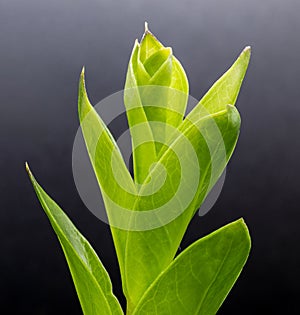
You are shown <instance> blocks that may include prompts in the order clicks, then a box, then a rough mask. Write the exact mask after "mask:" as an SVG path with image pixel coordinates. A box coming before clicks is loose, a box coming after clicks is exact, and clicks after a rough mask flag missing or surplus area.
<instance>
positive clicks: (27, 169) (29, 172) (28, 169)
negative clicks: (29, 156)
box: [25, 161, 31, 175]
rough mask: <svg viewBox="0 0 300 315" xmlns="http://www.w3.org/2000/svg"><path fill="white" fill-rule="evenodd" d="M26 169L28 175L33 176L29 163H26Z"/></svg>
mask: <svg viewBox="0 0 300 315" xmlns="http://www.w3.org/2000/svg"><path fill="white" fill-rule="evenodd" d="M25 169H26V172H27V173H28V175H31V171H30V168H29V165H28V163H27V161H26V162H25Z"/></svg>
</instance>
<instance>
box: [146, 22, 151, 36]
mask: <svg viewBox="0 0 300 315" xmlns="http://www.w3.org/2000/svg"><path fill="white" fill-rule="evenodd" d="M149 32H150V31H149V26H148V22H146V21H145V33H149Z"/></svg>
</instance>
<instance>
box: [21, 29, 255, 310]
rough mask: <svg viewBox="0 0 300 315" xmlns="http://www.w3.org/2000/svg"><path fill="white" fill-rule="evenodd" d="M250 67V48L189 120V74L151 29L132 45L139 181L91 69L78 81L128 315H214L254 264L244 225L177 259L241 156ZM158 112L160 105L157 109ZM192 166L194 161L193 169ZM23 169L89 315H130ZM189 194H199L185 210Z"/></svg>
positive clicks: (129, 94)
mask: <svg viewBox="0 0 300 315" xmlns="http://www.w3.org/2000/svg"><path fill="white" fill-rule="evenodd" d="M249 59H250V48H248V47H247V48H245V49H244V50H243V52H242V53H241V54H240V56H239V57H238V59H237V60H236V61H235V62H234V63H233V65H232V66H231V67H230V69H229V70H228V71H227V72H225V74H224V75H223V76H222V77H221V78H220V79H219V80H217V81H216V82H215V84H214V85H213V86H212V87H211V89H210V90H209V91H208V92H207V93H206V94H205V95H204V97H203V98H202V99H201V100H200V102H199V103H198V104H197V105H196V106H195V107H194V109H193V110H192V111H191V112H190V113H189V114H185V113H186V105H187V100H188V80H187V76H186V74H185V72H184V69H183V67H182V66H181V64H180V62H179V61H178V60H177V59H176V57H175V56H174V55H173V52H172V49H171V48H169V47H164V46H163V45H162V44H161V43H160V42H159V41H158V40H157V39H156V38H155V37H154V35H153V34H152V33H151V32H150V31H149V29H148V27H147V25H146V28H145V33H144V35H143V38H142V40H141V42H140V43H139V42H138V41H136V42H135V44H134V47H133V51H132V55H131V58H130V61H129V65H128V71H127V76H126V83H125V90H124V104H125V107H126V114H127V119H128V125H129V127H130V132H131V139H132V147H133V172H134V174H133V177H132V176H131V174H130V173H129V171H128V169H127V167H126V165H125V162H124V160H123V157H122V154H121V152H120V150H119V149H118V146H117V144H116V141H115V139H114V138H113V136H112V135H111V133H110V131H109V129H108V128H107V126H106V125H105V123H104V122H103V120H102V119H101V117H100V116H99V115H98V114H97V112H96V111H95V109H94V108H93V106H92V105H91V103H90V101H89V99H88V96H87V92H86V88H85V81H84V69H83V71H82V73H81V77H80V82H79V97H78V111H79V119H80V123H81V129H82V133H83V136H84V139H85V144H86V148H87V152H88V154H89V156H90V160H91V164H92V166H93V169H94V172H95V175H96V178H97V180H98V183H99V187H100V189H101V193H102V196H103V200H104V203H105V207H106V211H107V216H108V219H109V222H110V227H111V233H112V237H113V241H114V245H115V248H116V253H117V258H118V262H119V266H120V271H121V278H122V285H123V292H124V295H125V297H126V299H127V310H126V314H133V315H139V314H157V315H158V314H159V315H160V314H205V315H210V314H216V312H217V311H218V309H219V307H220V306H221V304H222V302H223V301H224V299H225V298H226V296H227V294H228V293H229V291H230V289H231V288H232V286H233V284H234V283H235V281H236V279H237V278H238V276H239V274H240V272H241V270H242V268H243V266H244V264H245V262H246V260H247V257H248V254H249V250H250V237H249V233H248V229H247V226H246V224H245V223H244V221H243V219H239V220H237V221H235V222H232V223H230V224H228V225H226V226H224V227H222V228H220V229H219V230H217V231H215V232H213V233H211V234H210V235H208V236H206V237H203V238H201V239H199V240H198V241H196V242H195V243H193V244H192V245H190V246H189V247H188V248H186V249H185V250H184V251H182V252H181V253H180V254H179V255H178V256H177V257H175V256H176V252H177V250H178V247H179V245H180V242H181V240H182V237H183V235H184V233H185V231H186V229H187V227H188V224H189V222H190V220H191V219H192V217H193V216H194V214H195V212H196V211H197V209H199V207H200V205H201V204H202V202H203V201H204V199H205V197H206V196H207V194H208V192H209V191H210V190H211V188H212V187H213V185H214V183H215V182H216V181H217V179H218V178H219V176H220V175H221V173H222V172H223V170H224V168H225V166H226V163H227V162H228V160H229V158H230V157H231V155H232V152H233V150H234V147H235V144H236V142H237V138H238V135H239V129H240V116H239V113H238V111H237V109H236V108H235V106H234V105H235V102H236V99H237V96H238V93H239V90H240V87H241V84H242V81H243V78H244V76H245V73H246V70H247V67H248V63H249ZM157 102H158V103H160V104H163V105H159V106H156V105H153V104H154V103H155V104H156V103H157ZM138 126H140V127H138ZM141 135H142V136H141ZM141 137H142V139H141ZM208 139H209V140H208ZM189 150H190V151H189ZM191 156H194V157H196V160H194V161H192V162H191V161H190V160H189V159H190V157H191ZM112 161H113V162H112ZM112 164H113V165H115V166H114V167H112ZM162 167H163V169H162ZM26 168H27V171H28V174H29V177H30V180H31V182H32V184H33V187H34V189H35V192H36V194H37V197H38V199H39V201H40V203H41V205H42V207H43V209H44V211H45V213H46V215H47V216H48V218H49V220H50V223H51V225H52V227H53V229H54V231H55V233H56V235H57V237H58V239H59V242H60V244H61V246H62V249H63V251H64V254H65V256H66V260H67V263H68V266H69V268H70V271H71V274H72V277H73V281H74V284H75V287H76V291H77V294H78V297H79V300H80V303H81V307H82V310H83V313H84V314H85V315H95V314H124V313H123V310H122V308H121V307H120V304H119V302H118V300H117V298H116V297H115V296H114V294H113V292H112V284H111V281H110V278H109V275H108V273H107V272H106V270H105V268H104V266H103V265H102V263H101V261H100V259H99V258H98V256H97V254H96V253H95V251H94V250H93V248H92V247H91V245H90V244H89V242H88V241H87V240H86V239H85V238H84V237H83V236H82V235H81V233H80V232H79V231H78V230H77V228H76V227H75V226H74V225H73V223H72V222H71V220H70V219H69V218H68V217H67V216H66V214H65V213H64V212H63V210H62V209H61V208H60V207H59V206H58V205H57V204H56V203H55V202H54V201H53V200H52V199H51V198H50V197H49V196H48V195H47V193H46V192H45V191H44V190H43V188H42V187H41V186H40V185H39V184H38V182H37V181H36V179H35V178H34V176H33V174H32V172H31V171H30V169H29V166H28V165H27V164H26ZM114 168H115V169H114ZM116 174H118V176H117V177H118V178H117V179H116V178H115V177H116V176H115V175H116ZM158 182H159V183H160V184H159V185H158V184H157V183H158ZM191 183H192V184H191ZM157 185H158V188H157ZM180 189H182V190H180ZM188 191H189V192H190V191H192V193H193V194H192V197H191V198H190V199H189V200H187V202H186V201H185V200H183V199H185V198H186V197H185V196H186V195H187V194H188V193H187V192H188ZM174 196H176V198H175V197H174ZM170 200H172V202H169V201H170ZM174 205H175V206H174ZM124 209H125V210H126V211H125V212H124ZM153 209H154V210H155V211H152V210H153ZM157 209H159V211H157ZM124 213H125V214H124Z"/></svg>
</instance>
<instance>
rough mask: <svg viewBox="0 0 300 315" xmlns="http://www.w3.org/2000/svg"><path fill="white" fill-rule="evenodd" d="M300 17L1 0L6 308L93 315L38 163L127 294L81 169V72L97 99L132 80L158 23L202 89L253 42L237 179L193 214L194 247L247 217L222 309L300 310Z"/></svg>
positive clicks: (291, 8)
mask: <svg viewBox="0 0 300 315" xmlns="http://www.w3.org/2000/svg"><path fill="white" fill-rule="evenodd" d="M299 15H300V2H299V1H296V0H294V1H293V0H285V1H277V0H276V1H271V0H266V1H261V0H252V1H238V0H236V1H233V0H224V1H216V0H204V1H196V0H193V1H184V2H183V1H178V2H175V1H174V2H172V1H170V0H168V1H163V2H161V1H156V0H155V1H150V0H148V1H138V0H130V1H100V0H98V1H96V0H88V1H83V0H82V1H79V0H72V1H71V0H69V1H66V0H60V1H58V0H52V1H38V0H36V1H33V0H27V1H21V0H20V1H14V0H6V1H5V0H1V1H0V65H1V67H0V91H1V100H0V106H1V107H0V108H1V112H0V113H1V114H0V115H1V116H0V117H1V123H0V132H1V136H0V147H1V151H0V152H1V153H0V170H1V182H0V185H1V186H0V187H1V190H0V194H1V198H0V225H1V226H0V240H1V243H0V244H1V259H0V301H1V313H3V314H40V315H42V314H43V315H46V314H74V315H75V314H81V310H80V305H79V302H78V301H77V297H76V293H75V290H74V288H73V284H72V281H71V277H70V275H69V272H68V269H67V266H66V263H65V261H64V257H63V254H62V251H61V249H60V247H59V244H58V242H57V240H56V237H55V235H54V233H53V231H52V229H51V227H50V225H49V223H48V221H47V218H46V216H45V215H44V213H43V211H42V210H41V208H40V206H39V204H38V202H37V199H36V197H35V195H34V193H33V190H32V187H31V185H30V183H29V180H28V179H27V176H26V173H25V169H24V162H25V160H28V161H29V162H30V165H31V168H32V169H33V171H34V173H35V174H36V176H37V178H38V179H39V181H40V182H41V184H42V185H43V186H44V187H45V188H46V190H47V192H48V193H50V195H51V196H52V197H53V198H54V199H55V200H56V201H57V202H58V203H59V204H60V205H61V206H62V207H63V209H64V210H65V211H66V212H67V213H68V215H69V216H70V217H71V218H72V220H73V221H74V222H75V224H76V225H77V226H78V228H79V229H80V230H81V231H82V233H83V234H84V235H86V237H87V238H88V239H89V240H90V242H91V243H92V245H93V246H94V247H95V249H96V250H97V252H98V253H99V256H100V257H101V259H102V261H103V263H104V264H105V266H106V267H107V269H108V271H109V273H110V274H111V276H112V280H113V284H114V290H115V292H116V294H117V295H118V297H120V298H121V299H122V297H121V290H120V279H119V276H118V268H117V261H116V258H115V255H114V249H113V245H112V241H111V237H110V234H109V229H108V227H107V226H106V225H105V224H104V223H102V222H101V221H99V220H98V219H96V218H95V217H94V216H93V215H92V214H91V213H90V212H89V211H88V210H87V209H86V208H85V206H84V204H83V203H82V201H81V200H80V198H79V196H78V194H77V191H76V188H75V184H74V181H73V177H72V163H71V157H72V145H73V140H74V136H75V133H76V130H77V128H78V119H77V108H76V106H77V83H78V76H79V73H80V71H81V67H82V65H85V66H86V71H87V84H88V90H89V94H90V97H91V100H92V101H93V103H94V104H95V103H97V102H98V101H100V100H101V99H102V98H104V97H105V96H108V95H109V94H111V93H113V92H116V91H118V90H120V89H122V87H123V84H124V78H125V72H126V67H127V62H128V59H129V55H130V52H131V49H132V45H133V42H134V39H135V38H137V37H139V38H140V36H141V34H142V32H143V24H144V21H145V20H147V21H148V22H149V24H150V29H151V30H152V31H153V32H154V33H155V34H156V35H157V36H158V37H159V39H160V40H161V41H162V42H163V43H164V44H165V45H168V46H172V47H173V49H174V53H175V55H176V56H177V57H178V58H179V59H180V60H181V62H182V64H183V66H184V67H185V70H186V72H187V73H188V76H189V81H190V91H191V94H192V95H193V96H194V97H196V98H199V97H200V96H201V95H203V93H204V92H205V91H206V90H207V89H208V88H209V87H210V85H211V84H212V83H213V82H214V80H216V79H217V78H218V77H219V76H220V75H221V74H222V73H223V72H224V71H225V70H226V68H228V67H229V66H230V64H231V63H232V62H233V60H234V59H235V58H236V57H237V55H238V54H239V52H240V51H241V50H242V49H243V48H244V46H246V45H251V46H252V49H253V54H252V61H251V64H250V68H249V71H248V74H247V76H246V80H245V83H244V85H243V88H242V91H241V95H240V97H239V100H238V103H237V107H238V108H239V110H240V112H241V116H242V119H243V124H242V132H241V136H240V140H239V143H238V145H237V149H236V151H235V154H234V156H233V158H232V160H231V162H230V164H229V167H228V171H227V178H226V182H225V186H224V189H223V191H222V193H221V196H220V198H219V200H218V201H217V203H216V204H215V207H214V208H213V210H211V211H210V212H209V213H208V214H207V215H206V216H204V217H203V218H199V217H196V218H195V219H194V220H193V222H192V224H191V226H190V229H189V231H188V233H187V235H186V237H185V239H184V242H183V247H185V246H187V245H188V244H190V243H191V242H192V241H194V240H196V239H197V238H198V237H200V236H202V235H205V234H206V233H208V232H210V231H212V230H214V229H216V228H218V227H220V226H222V225H224V224H225V223H228V222H230V221H232V220H234V219H236V218H238V217H241V216H243V217H244V218H245V220H246V222H247V224H248V225H249V229H250V231H251V234H252V240H253V249H252V253H251V256H250V259H249V261H248V263H247V266H246V267H245V269H244V271H243V273H242V275H241V277H240V279H239V281H238V282H237V283H236V285H235V287H234V289H233V290H232V292H231V293H230V295H229V297H228V299H227V300H226V301H225V302H224V304H223V306H222V308H221V309H220V311H219V313H218V314H298V312H297V311H296V304H298V303H297V299H298V296H299V289H298V287H299V281H300V277H299V276H300V270H299V265H300V261H299V255H300V254H299V241H300V233H299V229H300V223H299V219H300V214H299V205H298V200H299V184H298V174H299V172H298V169H299V168H298V161H299V157H300V154H299V153H300V152H299V148H300V146H299V134H300V123H299V114H300V104H299V98H300V88H299V84H300V82H299V78H300V61H299V58H300V35H299V33H300V18H299ZM122 301H123V302H124V300H123V299H122Z"/></svg>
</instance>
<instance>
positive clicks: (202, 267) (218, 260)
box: [133, 219, 250, 315]
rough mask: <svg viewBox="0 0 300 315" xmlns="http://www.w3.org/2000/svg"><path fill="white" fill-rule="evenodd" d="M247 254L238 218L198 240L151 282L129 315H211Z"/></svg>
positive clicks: (244, 233)
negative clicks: (131, 314)
mask: <svg viewBox="0 0 300 315" xmlns="http://www.w3.org/2000/svg"><path fill="white" fill-rule="evenodd" d="M249 251H250V237H249V233H248V229H247V226H246V225H245V223H244V221H243V220H242V219H240V220H238V221H235V222H233V223H230V224H228V225H226V226H224V227H222V228H221V229H219V230H217V231H215V232H213V233H211V234H210V235H208V236H206V237H203V238H201V239H200V240H198V241H196V242H195V243H193V244H192V245H191V246H190V247H188V248H187V249H186V250H185V251H183V252H182V253H181V254H180V255H179V256H178V257H177V258H176V259H175V260H174V261H173V262H172V263H171V264H170V265H169V267H168V268H167V269H166V270H165V271H164V272H163V273H162V274H160V276H159V277H158V278H157V279H156V280H155V281H154V283H153V284H152V285H151V286H150V287H149V289H148V290H147V291H146V293H145V294H144V296H143V297H142V299H141V301H140V302H139V304H138V306H137V308H136V310H135V311H134V312H133V315H148V314H152V315H177V314H178V315H182V314H189V315H215V314H216V313H217V310H218V309H219V307H220V305H221V304H222V302H223V301H224V299H225V298H226V296H227V294H228V293H229V291H230V289H231V288H232V286H233V284H234V283H235V281H236V279H237V278H238V276H239V274H240V272H241V270H242V268H243V266H244V264H245V262H246V260H247V257H248V255H249Z"/></svg>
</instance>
